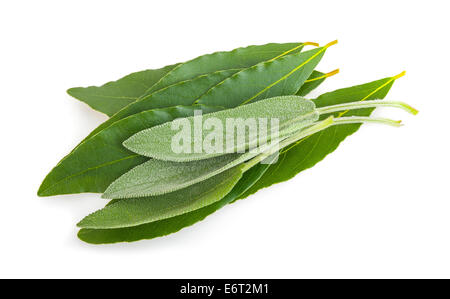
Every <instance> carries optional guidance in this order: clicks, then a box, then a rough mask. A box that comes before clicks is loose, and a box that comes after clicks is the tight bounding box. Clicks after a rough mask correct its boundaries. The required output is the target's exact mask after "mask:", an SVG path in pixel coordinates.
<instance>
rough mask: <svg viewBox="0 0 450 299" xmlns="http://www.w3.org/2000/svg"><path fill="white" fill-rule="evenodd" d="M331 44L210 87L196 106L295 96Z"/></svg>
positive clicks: (257, 66)
mask: <svg viewBox="0 0 450 299" xmlns="http://www.w3.org/2000/svg"><path fill="white" fill-rule="evenodd" d="M334 43H335V42H333V43H330V44H328V45H326V46H325V47H321V48H317V49H313V50H309V51H305V52H300V53H296V54H292V55H286V56H283V57H281V58H279V59H275V60H272V61H267V62H262V63H260V64H257V65H255V66H253V67H250V68H248V69H245V70H242V71H240V72H238V73H236V74H234V75H233V76H231V77H230V78H228V79H226V80H224V81H223V82H221V83H220V84H218V85H217V86H216V87H214V88H211V89H210V90H209V91H208V92H207V93H205V94H204V95H203V96H202V97H201V98H200V99H199V100H198V101H197V103H199V104H204V105H209V106H223V107H226V108H233V107H236V106H239V105H243V104H248V103H250V102H256V101H258V100H261V99H264V98H270V97H275V96H282V95H294V94H296V93H297V92H298V91H299V89H300V87H301V86H302V85H303V83H304V82H305V81H306V80H307V79H308V77H309V76H310V75H311V73H312V72H313V70H314V68H315V67H316V66H317V64H318V63H319V61H320V60H321V58H322V56H323V55H324V53H325V51H326V49H327V48H328V47H330V46H331V45H333V44H334Z"/></svg>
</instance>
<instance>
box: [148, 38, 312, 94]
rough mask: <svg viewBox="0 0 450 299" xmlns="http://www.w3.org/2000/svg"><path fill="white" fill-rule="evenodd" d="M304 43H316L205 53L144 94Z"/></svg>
mask: <svg viewBox="0 0 450 299" xmlns="http://www.w3.org/2000/svg"><path fill="white" fill-rule="evenodd" d="M304 45H316V44H315V43H309V42H308V43H303V42H296V43H284V44H277V43H270V44H265V45H256V46H248V47H242V48H237V49H234V50H232V51H220V52H215V53H212V54H206V55H202V56H199V57H197V58H194V59H192V60H189V61H187V62H185V63H182V64H179V65H178V66H177V67H175V68H174V69H173V70H172V71H171V72H169V73H167V74H166V75H165V76H164V77H162V78H161V80H160V81H159V82H157V83H156V84H155V85H153V86H152V87H151V88H150V89H149V90H148V91H147V93H146V94H145V95H148V94H151V93H152V92H154V91H156V90H158V89H161V88H164V87H166V86H169V85H172V84H175V83H177V82H180V81H185V80H190V79H192V78H195V77H197V76H200V75H205V74H208V73H212V72H216V71H219V70H228V69H237V68H240V69H244V68H248V67H251V66H253V65H255V64H258V63H260V62H262V61H267V60H270V59H276V58H277V57H279V56H284V55H288V54H294V53H298V52H301V50H302V49H303V47H304Z"/></svg>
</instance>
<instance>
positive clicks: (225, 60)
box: [67, 43, 315, 116]
mask: <svg viewBox="0 0 450 299" xmlns="http://www.w3.org/2000/svg"><path fill="white" fill-rule="evenodd" d="M305 44H308V45H315V43H284V44H276V43H271V44H266V45H257V46H248V47H245V48H237V49H234V50H232V51H228V52H225V51H223V52H216V53H212V54H207V55H203V56H200V57H197V58H195V59H192V60H190V61H187V62H185V63H177V64H174V65H169V66H166V67H163V68H161V69H156V70H145V71H141V72H136V73H132V74H130V75H128V76H125V77H123V78H121V79H119V80H117V81H114V82H108V83H106V84H104V85H102V86H99V87H97V86H90V87H86V88H83V87H75V88H71V89H69V90H68V91H67V92H68V93H69V94H70V95H71V96H73V97H75V98H77V99H79V100H80V101H83V102H85V103H86V104H88V105H89V106H91V107H92V108H93V109H95V110H98V111H100V112H103V113H105V114H107V115H108V116H112V115H113V114H114V113H116V112H118V111H119V110H120V109H122V108H123V107H125V106H127V105H128V104H130V103H132V102H134V101H136V100H137V99H138V98H141V97H143V96H146V95H149V94H151V93H153V92H155V91H157V90H159V89H162V88H165V87H167V86H170V85H172V84H176V83H178V82H181V81H185V80H189V79H193V78H195V77H197V76H199V75H204V74H208V73H212V72H216V71H220V70H228V69H235V68H236V69H237V68H240V69H242V68H246V67H250V66H253V65H255V64H257V63H259V62H262V61H266V60H269V59H272V58H275V57H277V56H280V55H286V54H289V53H296V52H299V51H301V50H302V48H303V46H304V45H305Z"/></svg>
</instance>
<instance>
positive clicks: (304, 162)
mask: <svg viewBox="0 0 450 299" xmlns="http://www.w3.org/2000/svg"><path fill="white" fill-rule="evenodd" d="M402 75H403V73H402V74H400V75H397V76H394V77H388V78H384V79H381V80H377V81H373V82H370V83H366V84H362V85H357V86H353V87H348V88H343V89H338V90H335V91H332V92H328V93H325V94H322V95H321V96H319V97H317V98H316V99H313V102H314V103H315V104H316V106H317V107H325V106H330V105H337V104H342V103H348V102H356V101H368V100H375V99H384V98H385V97H386V95H387V93H388V92H389V90H390V88H391V87H392V85H393V83H394V81H395V80H396V79H398V78H399V77H401V76H402ZM373 110H374V109H373V108H366V109H358V110H352V111H348V112H347V113H345V114H342V113H339V112H336V113H333V114H332V115H334V116H339V115H345V116H369V115H370V114H371V113H372V111H373ZM327 116H328V115H323V116H321V119H324V118H326V117H327ZM360 126H361V125H360V124H347V125H341V126H333V127H330V128H328V129H326V130H323V131H321V132H319V133H316V134H314V135H312V136H309V137H308V138H305V139H303V140H302V141H301V142H299V143H298V144H296V145H294V146H292V147H290V148H288V149H286V150H285V151H284V152H282V153H281V154H280V159H279V160H278V162H277V163H276V164H274V165H271V166H270V167H269V169H268V170H267V172H266V173H265V174H264V175H263V176H262V178H261V179H260V180H259V181H258V182H257V183H255V184H254V186H253V187H252V188H250V189H249V190H248V191H247V192H246V193H245V194H243V195H242V196H241V198H245V197H247V196H249V195H250V194H253V193H255V192H256V191H258V190H259V189H262V188H265V187H268V186H270V185H273V184H276V183H280V182H283V181H286V180H289V179H291V178H292V177H294V176H295V175H297V174H298V173H300V172H302V171H303V170H305V169H308V168H310V167H312V166H314V165H315V164H316V163H318V162H320V161H321V160H323V159H324V158H325V157H326V156H327V155H328V154H330V153H332V152H333V151H334V150H336V148H337V147H338V146H339V144H340V143H341V142H342V141H343V140H344V139H345V138H346V137H347V136H349V135H351V134H353V133H355V132H356V131H357V130H358V129H359V127H360ZM244 177H245V174H244Z"/></svg>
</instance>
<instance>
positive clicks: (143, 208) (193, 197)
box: [78, 160, 242, 229]
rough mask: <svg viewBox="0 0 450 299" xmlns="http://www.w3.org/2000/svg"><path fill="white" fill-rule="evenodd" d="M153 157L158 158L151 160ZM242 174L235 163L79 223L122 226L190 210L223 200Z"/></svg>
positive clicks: (111, 207) (111, 206) (116, 206)
mask: <svg viewBox="0 0 450 299" xmlns="http://www.w3.org/2000/svg"><path fill="white" fill-rule="evenodd" d="M152 161H155V160H151V161H149V162H152ZM144 164H145V163H144ZM138 167H139V166H138ZM241 176H242V170H241V169H240V167H235V168H231V169H228V170H226V171H224V172H222V173H220V174H218V175H216V176H214V177H211V178H209V179H207V180H204V181H202V182H201V183H197V184H194V185H192V186H189V187H187V188H184V189H181V190H178V191H175V192H171V193H168V194H164V195H162V196H161V195H160V196H150V197H143V198H129V199H127V200H122V201H120V202H118V203H116V204H112V205H109V206H107V207H106V208H104V209H102V210H99V211H98V212H96V213H94V214H91V215H89V216H87V217H86V218H84V219H83V220H82V221H81V222H80V223H78V226H79V227H81V228H93V229H105V228H122V227H130V226H137V225H141V224H144V223H149V222H154V221H158V220H163V219H167V218H172V217H175V216H178V215H181V214H185V213H189V212H192V211H194V210H198V209H201V208H203V207H206V206H208V205H211V204H213V203H215V202H217V201H220V200H221V199H222V198H223V197H225V195H227V194H228V193H229V192H230V191H231V190H232V188H233V187H234V186H235V185H236V183H237V182H238V181H239V179H240V178H241Z"/></svg>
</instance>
